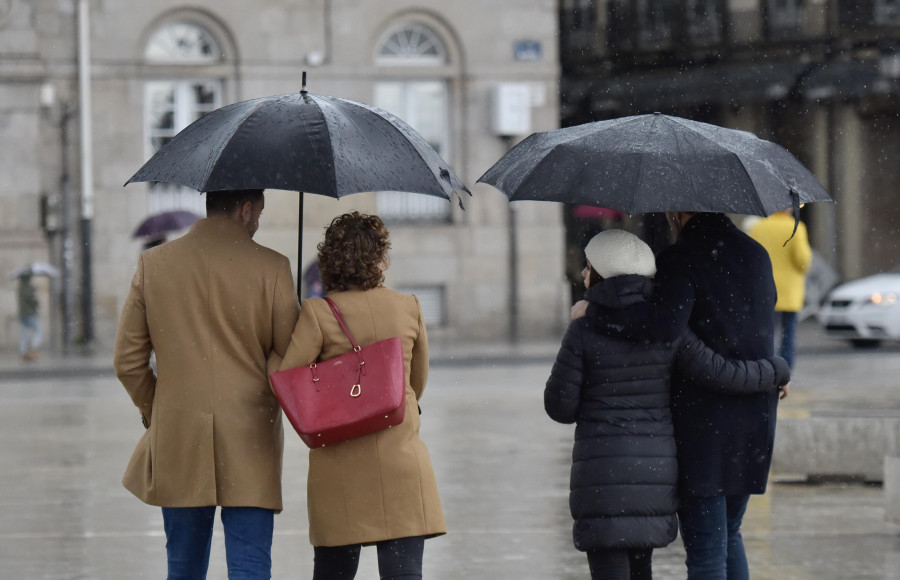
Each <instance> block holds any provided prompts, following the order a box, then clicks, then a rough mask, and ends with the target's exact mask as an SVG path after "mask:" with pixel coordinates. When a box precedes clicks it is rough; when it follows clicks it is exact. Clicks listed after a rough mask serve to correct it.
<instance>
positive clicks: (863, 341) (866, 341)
mask: <svg viewBox="0 0 900 580" xmlns="http://www.w3.org/2000/svg"><path fill="white" fill-rule="evenodd" d="M850 344H852V345H853V348H878V347H879V346H881V341H880V340H878V339H875V338H856V339H853V340H851V341H850Z"/></svg>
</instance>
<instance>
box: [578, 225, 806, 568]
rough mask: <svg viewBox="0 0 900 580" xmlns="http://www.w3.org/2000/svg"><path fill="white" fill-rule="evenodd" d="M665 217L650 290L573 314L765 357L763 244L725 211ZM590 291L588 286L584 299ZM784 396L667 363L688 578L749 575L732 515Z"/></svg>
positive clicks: (741, 506) (767, 272) (753, 481)
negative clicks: (702, 378)
mask: <svg viewBox="0 0 900 580" xmlns="http://www.w3.org/2000/svg"><path fill="white" fill-rule="evenodd" d="M668 218H669V220H670V222H671V225H672V227H673V229H674V230H675V231H676V232H677V234H678V238H677V240H676V242H675V243H674V244H672V245H671V246H669V247H667V248H666V249H664V250H663V251H662V252H660V253H659V255H658V256H657V260H656V263H657V266H658V272H657V274H656V277H655V278H654V285H653V286H654V289H653V296H652V298H651V299H650V300H645V301H642V302H636V303H634V304H631V305H625V306H622V307H618V308H611V307H607V306H604V305H603V304H602V303H601V302H599V301H594V300H591V301H590V302H585V301H581V302H579V303H576V304H575V305H574V306H573V307H572V317H573V318H577V317H579V316H583V315H584V314H585V312H587V316H589V317H591V318H594V319H596V320H597V322H598V324H597V326H596V328H598V329H601V332H602V333H603V334H606V335H608V336H626V337H629V338H631V339H632V340H636V341H640V340H651V341H659V340H662V341H666V340H675V339H677V338H678V337H679V336H680V335H681V334H682V333H683V332H684V331H685V330H686V329H687V328H690V329H691V330H692V331H693V332H694V333H695V334H696V335H697V336H698V337H699V338H700V339H701V340H702V341H703V342H704V343H706V344H707V345H708V346H709V347H711V348H712V349H713V350H715V351H716V352H718V353H719V354H722V355H724V356H727V357H730V358H735V359H759V358H765V357H770V356H772V354H773V352H774V347H773V336H774V320H773V317H772V312H773V311H774V310H775V281H774V280H773V279H772V263H771V261H770V260H769V256H768V254H767V253H766V250H765V248H763V247H762V246H761V245H759V244H758V243H757V242H756V241H754V240H753V239H752V238H750V237H749V236H748V235H747V234H745V233H743V232H741V231H740V230H739V229H738V228H737V226H735V225H734V223H732V221H731V220H730V219H729V218H728V216H726V215H724V214H720V213H694V212H673V213H670V214H668ZM601 290H602V288H601ZM594 292H595V289H594V288H593V287H592V288H589V289H588V290H587V292H586V296H587V297H588V299H589V300H590V299H591V295H592V294H593V293H594ZM787 394H788V386H787V385H785V386H784V387H783V388H782V389H780V391H779V394H776V393H775V392H763V393H756V394H751V395H740V396H736V395H728V394H723V393H718V392H713V391H709V390H707V389H702V388H700V387H699V386H698V385H696V384H695V382H694V381H693V380H692V379H691V377H689V376H686V375H685V374H683V373H682V372H680V371H679V370H678V369H675V371H674V373H673V376H672V400H671V408H672V420H673V425H674V427H675V442H676V444H677V447H678V469H679V472H678V479H679V487H678V491H679V499H680V501H681V506H680V508H679V510H678V519H679V524H680V526H681V537H682V540H683V541H684V547H685V551H686V552H687V560H686V563H687V569H688V579H689V580H725V579H726V578H727V579H728V580H746V579H747V578H749V575H750V572H749V568H748V564H747V556H746V552H745V550H744V541H743V538H742V536H741V523H742V521H743V519H744V513H745V511H746V509H747V503H748V502H749V500H750V495H751V494H762V493H765V491H766V485H767V483H768V480H769V467H770V466H771V464H772V451H773V449H774V444H775V423H776V413H777V409H778V399H779V396H780V397H781V398H783V397H786V396H787Z"/></svg>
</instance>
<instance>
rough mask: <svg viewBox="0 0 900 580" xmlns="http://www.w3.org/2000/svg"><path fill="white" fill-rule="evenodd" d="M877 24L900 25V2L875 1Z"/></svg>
mask: <svg viewBox="0 0 900 580" xmlns="http://www.w3.org/2000/svg"><path fill="white" fill-rule="evenodd" d="M875 23H876V24H881V25H885V24H887V25H895V24H900V0H875Z"/></svg>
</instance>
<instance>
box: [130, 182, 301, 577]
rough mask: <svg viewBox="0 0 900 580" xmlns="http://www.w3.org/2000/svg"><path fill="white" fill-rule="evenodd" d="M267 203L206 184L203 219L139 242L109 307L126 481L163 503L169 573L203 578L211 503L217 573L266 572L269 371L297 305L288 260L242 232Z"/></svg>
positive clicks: (274, 455) (275, 506) (271, 429)
mask: <svg viewBox="0 0 900 580" xmlns="http://www.w3.org/2000/svg"><path fill="white" fill-rule="evenodd" d="M264 205H265V198H264V196H263V191H262V190H261V189H257V190H239V191H227V192H208V193H207V194H206V214H207V217H206V219H201V220H199V221H197V222H196V223H195V224H194V225H193V226H192V228H191V230H190V231H189V232H188V233H187V234H186V235H185V236H183V237H181V238H178V239H176V240H173V241H171V242H168V243H165V244H162V245H160V246H157V247H155V248H151V249H149V250H145V251H144V252H142V253H141V255H140V258H139V259H138V267H137V271H136V272H135V274H134V279H133V280H132V282H131V290H130V291H129V293H128V297H127V299H126V300H125V305H124V307H123V308H122V316H121V318H120V319H119V329H118V333H117V335H116V344H115V355H114V356H115V361H114V362H115V368H116V374H117V375H118V377H119V380H120V381H121V382H122V384H123V385H124V386H125V389H126V390H127V391H128V394H129V395H130V396H131V399H132V401H133V402H134V404H135V406H137V408H138V410H139V411H140V415H141V419H142V421H143V423H144V427H146V428H147V430H146V431H145V433H144V436H143V437H141V440H140V441H139V442H138V444H137V447H136V449H135V450H134V454H133V455H132V457H131V461H130V462H129V464H128V467H127V469H126V471H125V477H124V479H123V484H124V485H125V487H126V488H127V489H128V490H129V491H131V493H133V494H134V495H135V496H137V497H138V498H139V499H141V500H142V501H144V502H146V503H148V504H150V505H155V506H161V507H162V515H163V525H164V527H165V533H166V551H167V553H168V569H169V576H168V578H169V580H176V579H186V580H187V579H189V580H203V579H205V578H206V572H207V569H208V566H209V556H210V542H211V540H212V532H213V522H214V519H215V515H216V508H217V506H221V508H222V509H221V519H222V524H223V527H224V529H225V551H226V559H227V562H228V577H229V578H242V579H254V580H256V579H260V580H263V579H265V580H268V579H269V578H270V577H271V567H272V561H271V550H272V533H273V523H274V522H273V519H274V518H273V516H274V514H275V512H277V511H280V510H281V509H282V498H281V471H282V455H283V446H284V431H283V429H282V424H281V407H280V405H279V404H278V400H277V399H276V397H275V395H274V393H273V392H272V390H271V388H270V386H269V380H268V373H270V372H274V371H276V370H278V367H279V365H280V363H281V358H282V357H283V356H284V353H285V351H286V350H287V347H288V343H289V341H290V337H291V332H292V331H293V329H294V325H295V323H296V321H297V316H298V314H299V313H298V310H299V304H298V303H297V297H296V294H295V293H294V284H293V281H292V278H291V268H290V263H289V262H288V259H287V258H286V257H285V256H282V255H281V254H278V253H276V252H274V251H272V250H270V249H268V248H265V247H263V246H261V245H259V244H257V243H255V242H254V241H253V240H252V237H253V234H255V233H256V230H257V229H258V228H259V217H260V215H261V213H262V210H263V206H264ZM151 352H155V353H156V362H157V367H158V372H159V374H158V375H157V374H156V373H154V372H153V370H152V369H151V367H150V364H149V362H150V353H151Z"/></svg>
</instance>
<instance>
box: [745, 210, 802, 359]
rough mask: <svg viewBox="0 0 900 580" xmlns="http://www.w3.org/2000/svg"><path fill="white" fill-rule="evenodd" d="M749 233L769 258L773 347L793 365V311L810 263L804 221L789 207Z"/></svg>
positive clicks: (798, 305) (797, 308)
mask: <svg viewBox="0 0 900 580" xmlns="http://www.w3.org/2000/svg"><path fill="white" fill-rule="evenodd" d="M795 223H796V225H797V231H796V232H795V231H794V224H795ZM750 237H751V238H753V239H754V240H756V241H757V242H759V243H760V244H762V246H763V247H764V248H765V249H766V251H767V252H768V253H769V259H770V260H772V276H773V277H774V278H775V290H776V291H777V292H778V300H777V301H776V302H775V337H776V342H775V350H776V352H777V353H778V354H779V355H781V357H782V358H783V359H785V360H786V361H788V364H790V365H791V367H793V366H794V357H795V355H796V336H797V313H798V312H800V311H801V310H802V309H803V299H804V292H805V291H806V273H807V272H808V271H809V266H810V264H811V263H812V249H811V248H810V247H809V237H808V235H807V233H806V224H804V223H803V222H795V220H794V212H793V210H790V209H786V210H784V211H782V212H778V213H776V214H773V215H772V216H770V217H768V218H766V219H762V220H759V221H757V222H756V223H755V224H754V225H753V227H752V228H751V229H750Z"/></svg>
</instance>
